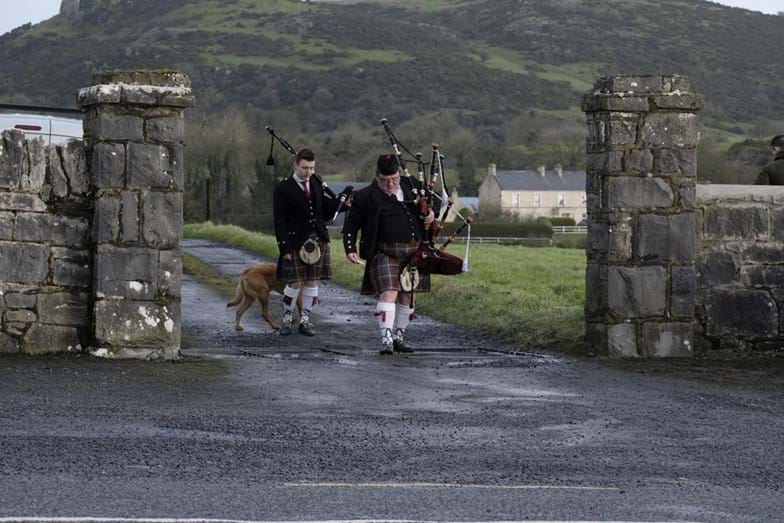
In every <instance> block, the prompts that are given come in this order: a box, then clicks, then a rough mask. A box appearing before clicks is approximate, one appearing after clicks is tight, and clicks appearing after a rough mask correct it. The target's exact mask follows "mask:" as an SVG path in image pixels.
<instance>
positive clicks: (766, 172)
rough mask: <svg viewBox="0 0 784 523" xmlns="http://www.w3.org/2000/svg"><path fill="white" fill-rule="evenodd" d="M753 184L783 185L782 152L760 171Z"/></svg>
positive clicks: (783, 153) (783, 167)
mask: <svg viewBox="0 0 784 523" xmlns="http://www.w3.org/2000/svg"><path fill="white" fill-rule="evenodd" d="M754 184H755V185H784V152H780V153H779V154H777V155H776V158H775V159H774V160H773V161H772V162H770V163H769V164H768V165H766V166H765V168H764V169H762V172H760V173H759V176H757V181H756V182H754Z"/></svg>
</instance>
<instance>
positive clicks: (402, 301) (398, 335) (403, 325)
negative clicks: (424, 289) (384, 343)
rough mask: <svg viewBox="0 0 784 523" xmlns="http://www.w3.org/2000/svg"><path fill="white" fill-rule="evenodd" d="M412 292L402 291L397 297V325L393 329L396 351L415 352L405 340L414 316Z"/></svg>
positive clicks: (393, 342) (393, 343)
mask: <svg viewBox="0 0 784 523" xmlns="http://www.w3.org/2000/svg"><path fill="white" fill-rule="evenodd" d="M411 296H412V295H411V293H410V292H401V293H400V294H399V295H398V298H397V309H396V311H395V325H394V327H393V330H392V345H393V348H394V350H395V352H414V349H412V348H411V347H410V346H408V345H407V344H406V342H405V341H404V337H405V334H406V329H407V328H408V324H409V323H411V320H412V319H413V317H414V308H413V307H411V301H412V300H411Z"/></svg>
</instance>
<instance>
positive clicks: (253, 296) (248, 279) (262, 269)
mask: <svg viewBox="0 0 784 523" xmlns="http://www.w3.org/2000/svg"><path fill="white" fill-rule="evenodd" d="M275 269H276V266H275V264H274V263H260V264H258V265H254V266H253V267H250V268H248V269H245V270H244V271H242V274H240V281H239V283H238V284H237V294H236V296H234V299H233V300H231V301H230V302H229V303H227V304H226V307H234V306H235V305H239V306H240V308H239V309H237V316H236V317H235V319H234V328H235V329H237V330H238V331H241V330H243V328H242V327H241V326H240V319H241V318H242V315H243V314H244V313H245V311H246V310H248V307H250V306H251V305H253V302H255V301H256V300H259V303H261V317H262V318H264V319H265V320H267V323H269V324H270V327H272V328H273V329H279V328H280V324H278V323H277V322H275V321H274V320H273V319H272V317H271V316H270V315H269V294H270V291H276V292H278V293H280V294H283V288H284V287H285V286H286V284H285V283H283V282H282V281H278V279H277V278H276V277H275ZM297 310H298V311H299V313H300V314H302V289H300V291H299V296H298V297H297Z"/></svg>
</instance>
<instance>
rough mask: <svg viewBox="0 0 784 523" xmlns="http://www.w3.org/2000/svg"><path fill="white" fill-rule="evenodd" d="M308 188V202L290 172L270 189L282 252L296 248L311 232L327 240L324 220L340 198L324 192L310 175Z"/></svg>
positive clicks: (330, 214) (331, 214)
mask: <svg viewBox="0 0 784 523" xmlns="http://www.w3.org/2000/svg"><path fill="white" fill-rule="evenodd" d="M309 190H310V202H308V200H306V199H305V192H304V191H303V190H302V187H301V186H300V184H299V183H297V181H296V180H295V179H294V177H293V176H289V177H288V178H286V179H285V180H283V181H281V182H280V183H278V185H276V186H275V190H274V192H273V193H272V217H273V222H274V224H275V238H276V239H277V240H278V250H279V251H280V254H281V256H282V255H285V254H288V253H292V252H295V251H297V250H299V248H300V247H302V244H303V243H305V241H306V240H307V239H308V238H309V237H310V236H311V235H312V234H316V236H318V237H319V238H320V239H321V240H322V241H325V242H328V241H329V233H328V232H327V224H326V222H327V220H330V219H332V216H333V215H334V214H335V211H336V210H337V208H338V205H339V204H340V202H339V201H338V200H335V199H332V198H330V197H328V196H325V195H324V190H323V189H322V188H321V186H320V185H319V183H318V182H317V181H316V180H315V179H313V178H311V179H310V184H309Z"/></svg>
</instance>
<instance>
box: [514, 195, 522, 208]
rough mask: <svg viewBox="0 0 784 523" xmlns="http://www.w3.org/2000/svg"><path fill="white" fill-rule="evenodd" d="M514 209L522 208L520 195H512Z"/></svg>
mask: <svg viewBox="0 0 784 523" xmlns="http://www.w3.org/2000/svg"><path fill="white" fill-rule="evenodd" d="M512 207H520V193H512Z"/></svg>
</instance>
